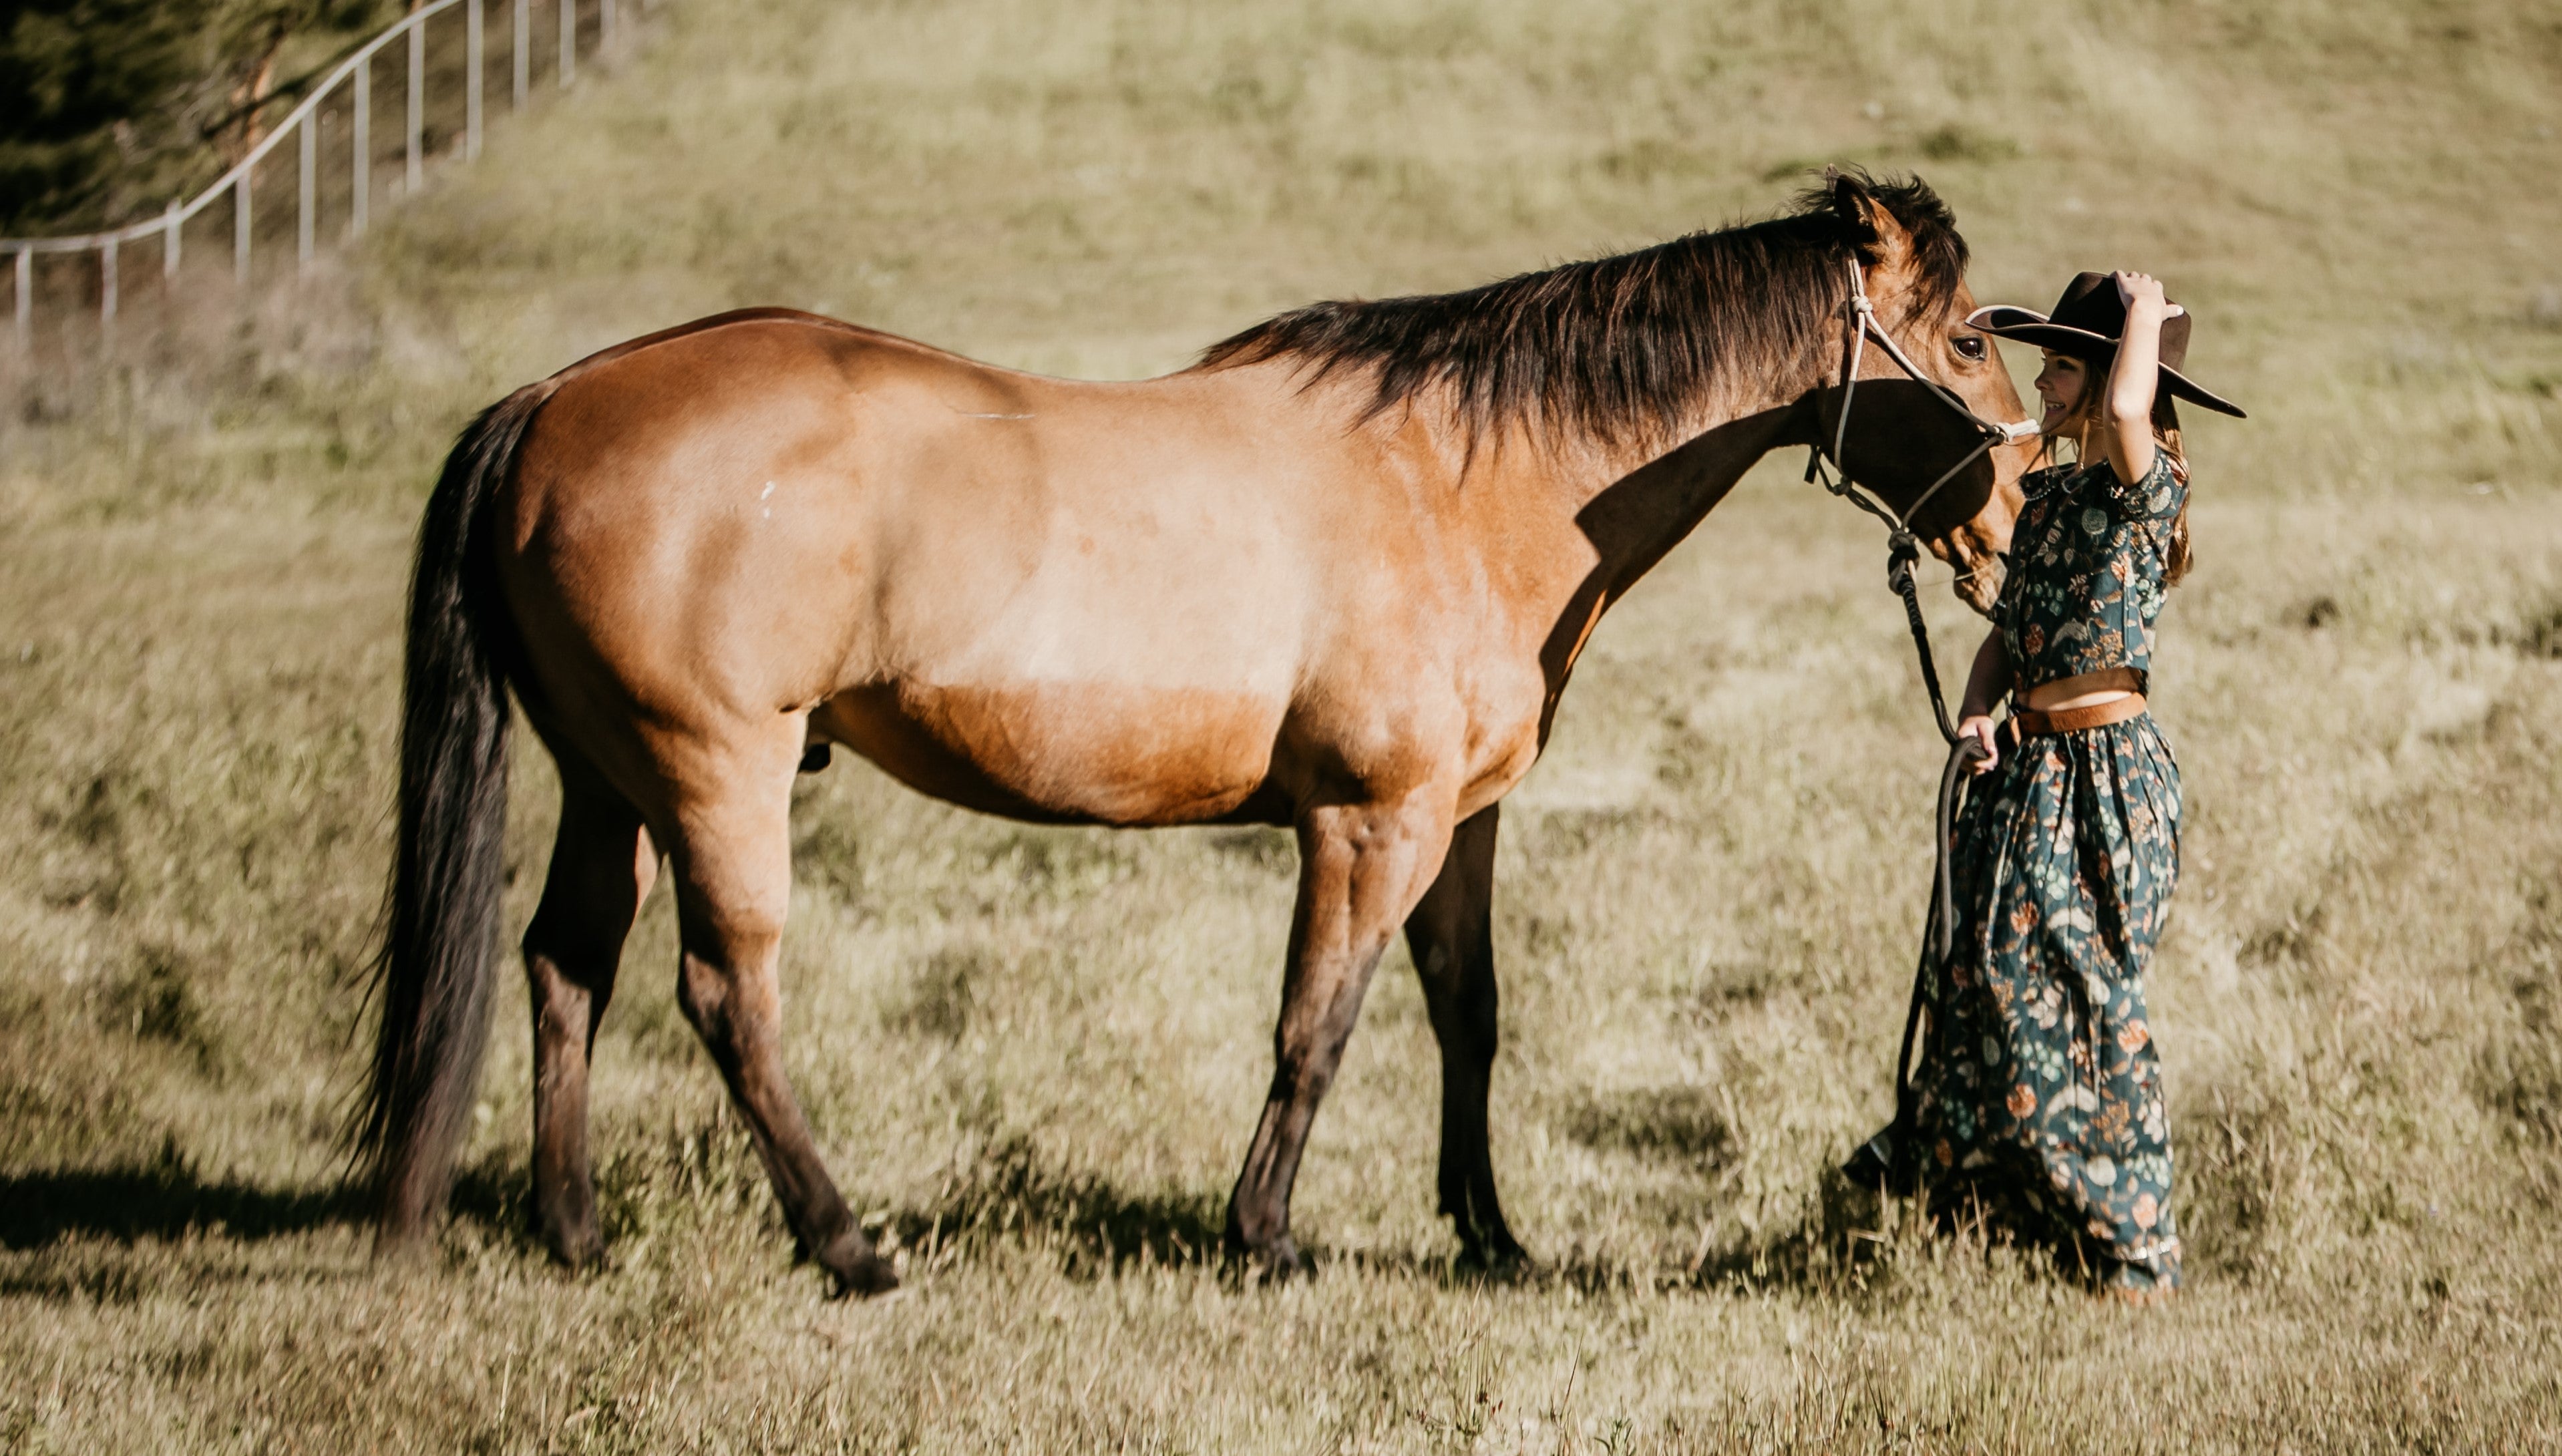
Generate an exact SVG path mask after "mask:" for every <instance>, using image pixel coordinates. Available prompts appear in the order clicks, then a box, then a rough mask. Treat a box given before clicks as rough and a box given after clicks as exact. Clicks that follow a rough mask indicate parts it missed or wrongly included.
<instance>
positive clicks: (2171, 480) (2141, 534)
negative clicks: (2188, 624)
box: [1993, 451, 2188, 687]
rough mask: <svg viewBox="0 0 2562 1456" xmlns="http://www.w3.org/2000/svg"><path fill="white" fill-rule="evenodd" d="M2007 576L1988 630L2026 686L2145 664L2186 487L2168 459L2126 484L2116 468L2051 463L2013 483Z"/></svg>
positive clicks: (2159, 458)
mask: <svg viewBox="0 0 2562 1456" xmlns="http://www.w3.org/2000/svg"><path fill="white" fill-rule="evenodd" d="M2020 494H2021V495H2022V496H2023V497H2024V498H2025V501H2026V504H2025V505H2024V506H2023V507H2022V508H2021V511H2020V518H2019V524H2018V525H2017V526H2016V527H2015V528H2014V529H2013V530H2012V532H2011V541H2012V545H2011V553H2010V575H2009V577H2008V579H2007V580H2006V581H2005V582H2004V583H2003V586H2002V595H2001V602H2000V604H1999V605H1998V606H1997V607H1995V608H1994V609H1993V623H1994V625H1995V626H1997V627H1999V628H2000V629H2001V634H2002V645H2003V646H2004V647H2006V648H2008V649H2009V651H2010V661H2011V667H2012V670H2013V671H2014V672H2016V673H2017V674H2018V680H2019V681H2020V683H2022V684H2023V685H2025V686H2028V687H2035V686H2036V685H2038V684H2039V683H2043V682H2053V681H2055V680H2056V679H2058V678H2063V677H2079V676H2081V675H2082V674H2083V673H2085V672H2097V671H2100V670H2101V669H2103V668H2106V667H2120V666H2123V667H2132V668H2134V669H2135V670H2136V671H2138V672H2142V671H2148V670H2150V668H2151V666H2152V655H2153V619H2155V618H2156V617H2159V616H2160V615H2161V604H2162V553H2163V551H2164V550H2165V549H2167V545H2168V542H2169V540H2170V522H2171V520H2172V519H2173V518H2174V517H2176V516H2177V515H2178V514H2179V508H2180V505H2181V503H2182V502H2184V501H2185V500H2187V499H2188V485H2187V483H2186V482H2185V481H2183V480H2181V479H2180V478H2179V473H2178V471H2176V470H2174V469H2173V468H2172V466H2171V461H2170V456H2169V455H2168V454H2167V453H2165V452H2162V451H2155V452H2153V463H2152V468H2151V469H2149V470H2146V471H2145V472H2144V474H2143V478H2142V479H2139V480H2137V481H2135V482H2134V483H2133V484H2131V485H2129V484H2127V483H2126V482H2125V481H2123V480H2120V479H2118V478H2117V470H2116V467H2115V466H2114V465H2111V464H2109V463H2108V462H2107V461H2106V460H2105V459H2102V460H2097V461H2094V462H2092V463H2089V464H2085V465H2055V466H2051V467H2049V468H2047V469H2043V470H2032V471H2030V472H2029V473H2028V474H2027V475H2025V476H2023V477H2021V479H2020Z"/></svg>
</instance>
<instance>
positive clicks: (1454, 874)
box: [1405, 805, 1525, 1264]
mask: <svg viewBox="0 0 2562 1456" xmlns="http://www.w3.org/2000/svg"><path fill="white" fill-rule="evenodd" d="M1495 815H1496V811H1495V808H1494V807H1493V806H1491V805H1490V806H1488V807H1487V808H1485V809H1483V810H1480V811H1478V812H1477V814H1476V815H1475V816H1473V817H1472V818H1470V819H1468V820H1467V821H1466V822H1464V823H1462V824H1460V825H1459V827H1458V829H1457V830H1456V831H1455V832H1453V833H1452V834H1451V836H1450V852H1449V854H1448V855H1447V856H1446V857H1445V858H1444V859H1443V860H1442V861H1441V874H1440V877H1439V878H1437V879H1435V880H1433V882H1432V888H1430V889H1428V890H1426V891H1424V892H1423V899H1422V900H1421V902H1420V903H1418V904H1416V905H1415V907H1414V913H1413V914H1412V915H1409V916H1407V917H1406V920H1405V944H1406V948H1407V949H1408V950H1410V951H1411V952H1412V953H1413V957H1414V972H1415V975H1416V976H1417V977H1419V978H1421V980H1422V982H1423V998H1424V1001H1425V1003H1426V1005H1428V1006H1429V1007H1430V1009H1431V1013H1432V1033H1433V1035H1434V1036H1435V1037H1437V1038H1438V1039H1439V1040H1440V1042H1441V1211H1442V1212H1443V1213H1446V1214H1448V1215H1449V1217H1450V1221H1451V1222H1452V1223H1453V1224H1455V1225H1456V1226H1457V1228H1458V1232H1459V1243H1460V1245H1461V1247H1462V1248H1464V1249H1465V1250H1466V1252H1467V1254H1468V1257H1470V1258H1472V1259H1476V1260H1478V1261H1480V1262H1483V1263H1490V1264H1492V1263H1509V1262H1512V1261H1514V1260H1517V1259H1521V1258H1523V1257H1525V1255H1524V1254H1523V1252H1522V1246H1521V1245H1520V1244H1518V1243H1516V1242H1514V1241H1513V1231H1512V1229H1511V1228H1510V1227H1509V1226H1507V1225H1506V1224H1505V1222H1504V1210H1503V1205H1502V1204H1501V1203H1500V1202H1498V1201H1497V1200H1496V1198H1495V1164H1494V1157H1493V1155H1492V1153H1491V1152H1490V1151H1489V1149H1488V1147H1487V1138H1486V1094H1487V1090H1488V1087H1489V1085H1490V1083H1491V1080H1492V1076H1493V1072H1494V1065H1495V945H1494V889H1495Z"/></svg>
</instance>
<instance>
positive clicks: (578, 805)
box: [524, 749, 658, 1265]
mask: <svg viewBox="0 0 2562 1456" xmlns="http://www.w3.org/2000/svg"><path fill="white" fill-rule="evenodd" d="M553 757H554V759H555V761H556V762H558V763H559V764H560V771H561V817H560V830H559V832H558V834H557V835H555V836H554V838H553V840H552V862H551V869H550V871H549V873H548V874H547V875H546V876H545V878H544V881H543V899H542V904H541V905H540V906H538V907H537V908H536V909H535V911H534V919H533V923H532V924H531V925H529V926H527V927H526V929H525V942H524V946H525V979H526V981H527V982H528V983H529V984H530V990H531V991H532V993H533V1011H534V1218H535V1223H536V1226H537V1227H538V1229H539V1230H540V1232H541V1234H542V1239H543V1242H544V1243H546V1244H548V1245H549V1246H550V1247H551V1251H552V1253H553V1254H554V1255H555V1256H557V1257H558V1258H559V1259H560V1260H561V1261H562V1262H563V1263H566V1264H571V1265H579V1264H587V1263H592V1262H594V1261H595V1260H596V1259H597V1258H598V1256H599V1255H601V1254H602V1253H603V1252H604V1249H605V1244H604V1239H603V1237H602V1236H601V1235H600V1234H599V1232H598V1229H597V1224H596V1183H595V1179H594V1176H593V1174H592V1173H591V1172H590V1170H589V1166H588V1156H587V1078H588V1063H589V1058H590V1057H591V1055H592V1054H593V1053H594V1050H595V1047H596V1027H597V1023H598V1022H599V1021H602V1020H603V1019H604V1018H605V1004H606V1001H608V1000H610V999H611V998H612V997H613V995H614V971H615V967H616V966H617V965H618V964H620V962H621V961H622V959H623V941H624V937H625V936H627V935H629V934H630V933H631V930H632V921H633V917H634V916H636V915H637V914H639V912H640V902H641V901H642V900H643V899H645V898H647V897H648V894H649V882H650V880H651V879H652V878H653V877H654V876H655V875H656V873H657V867H658V859H657V849H656V847H655V846H654V845H652V844H651V843H650V841H649V831H648V830H647V829H646V828H643V827H642V826H641V823H640V813H639V812H638V811H636V810H635V809H633V807H632V806H631V804H629V803H628V802H626V801H625V800H624V799H623V797H622V796H621V795H619V794H616V793H615V792H614V791H613V790H612V789H611V788H608V787H607V786H606V784H605V783H604V781H603V780H602V779H601V778H599V777H598V776H597V774H596V772H595V771H594V770H593V769H590V768H588V767H587V765H586V763H585V762H584V761H583V760H581V759H579V758H577V757H576V756H574V755H572V754H569V753H565V752H561V751H559V750H557V749H556V750H555V751H554V754H553Z"/></svg>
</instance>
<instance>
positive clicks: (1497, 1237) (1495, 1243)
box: [1459, 1228, 1536, 1274]
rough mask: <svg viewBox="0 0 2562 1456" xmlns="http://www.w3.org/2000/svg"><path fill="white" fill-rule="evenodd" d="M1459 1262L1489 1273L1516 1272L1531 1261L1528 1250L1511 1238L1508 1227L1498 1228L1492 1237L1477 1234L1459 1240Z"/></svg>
mask: <svg viewBox="0 0 2562 1456" xmlns="http://www.w3.org/2000/svg"><path fill="white" fill-rule="evenodd" d="M1459 1262H1460V1264H1461V1265H1463V1266H1465V1267H1467V1268H1470V1269H1481V1270H1484V1271H1485V1272H1486V1273H1489V1274H1518V1273H1522V1272H1524V1271H1526V1270H1528V1269H1529V1268H1530V1267H1531V1265H1532V1264H1533V1263H1535V1262H1536V1261H1535V1260H1533V1259H1532V1258H1531V1256H1530V1250H1528V1249H1526V1248H1523V1247H1522V1246H1521V1245H1520V1244H1519V1243H1516V1242H1515V1241H1514V1240H1513V1236H1512V1231H1511V1230H1510V1229H1504V1228H1498V1229H1496V1230H1495V1232H1494V1234H1493V1236H1492V1237H1487V1236H1485V1235H1478V1236H1476V1237H1472V1238H1462V1239H1461V1240H1460V1241H1459Z"/></svg>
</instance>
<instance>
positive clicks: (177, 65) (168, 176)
mask: <svg viewBox="0 0 2562 1456" xmlns="http://www.w3.org/2000/svg"><path fill="white" fill-rule="evenodd" d="M401 3H402V0H0V233H9V234H28V233H42V232H53V231H62V230H67V229H77V228H88V227H108V226H113V225H114V224H117V223H123V222H130V221H132V220H133V218H134V216H135V215H136V214H138V213H142V212H147V211H152V210H156V209H157V208H159V207H160V206H161V205H163V204H164V203H166V202H167V201H168V200H169V199H171V198H173V197H177V196H179V195H181V194H183V193H185V192H187V191H189V190H190V189H192V188H194V187H200V186H202V185H204V184H205V183H207V182H209V181H211V180H213V178H214V176H216V175H217V174H218V173H219V172H220V171H221V170H222V168H223V167H225V166H228V165H229V164H230V163H231V162H233V161H236V160H238V159H239V158H240V157H241V156H242V155H243V154H245V153H246V152H247V151H248V150H249V148H251V147H253V146H255V145H257V144H258V141H259V139H260V138H261V136H263V135H264V134H265V127H266V125H267V123H268V122H269V121H270V120H272V119H273V113H274V110H275V106H276V105H277V104H278V103H280V102H284V101H288V100H289V99H290V98H291V97H293V96H295V95H298V94H300V92H301V90H302V88H303V87H305V86H307V85H309V84H310V82H312V81H313V80H315V79H316V78H317V75H318V74H319V70H320V68H322V67H323V66H325V65H326V63H327V61H328V60H329V59H330V58H331V57H333V56H335V55H336V54H338V53H340V52H342V51H344V50H345V49H346V47H347V46H348V45H349V44H351V43H352V42H354V41H356V40H359V39H361V38H362V37H363V36H364V35H365V34H366V33H368V32H370V31H371V30H372V29H373V28H374V27H376V26H378V25H380V24H383V23H385V22H387V21H388V20H389V19H390V17H391V16H392V15H394V14H397V13H398V12H399V9H400V6H401ZM280 71H281V72H284V73H287V74H288V75H289V76H290V79H289V80H285V81H281V82H279V81H278V79H277V78H278V75H279V72H280Z"/></svg>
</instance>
